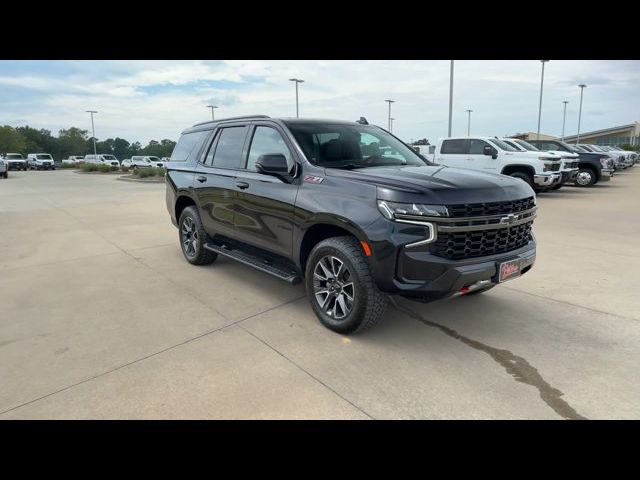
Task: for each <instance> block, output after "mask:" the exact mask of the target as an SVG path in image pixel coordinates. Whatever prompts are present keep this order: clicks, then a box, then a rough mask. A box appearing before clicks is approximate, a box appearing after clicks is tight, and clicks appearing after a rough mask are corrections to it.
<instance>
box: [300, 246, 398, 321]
mask: <svg viewBox="0 0 640 480" xmlns="http://www.w3.org/2000/svg"><path fill="white" fill-rule="evenodd" d="M305 285H306V288H307V295H308V296H309V300H310V302H311V307H312V308H313V311H314V313H315V314H316V316H317V317H318V319H319V320H320V322H321V323H322V324H323V325H324V326H325V327H327V328H329V329H331V330H333V331H334V332H338V333H353V332H357V331H360V330H364V329H366V328H369V327H371V326H373V325H375V324H376V323H377V322H378V321H379V320H380V319H381V318H382V317H383V316H384V312H385V309H386V307H387V304H388V302H389V297H388V296H387V295H386V294H384V293H383V292H381V291H380V290H378V287H377V285H376V284H375V281H374V280H373V276H372V275H371V270H370V268H369V263H368V262H367V260H366V258H365V256H364V253H363V251H362V247H361V246H360V243H359V242H358V240H357V239H356V238H354V237H347V236H345V237H333V238H328V239H326V240H323V241H322V242H320V243H318V244H317V245H316V246H315V247H314V248H313V250H312V251H311V254H310V255H309V260H308V261H307V266H306V272H305Z"/></svg>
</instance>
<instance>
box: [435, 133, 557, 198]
mask: <svg viewBox="0 0 640 480" xmlns="http://www.w3.org/2000/svg"><path fill="white" fill-rule="evenodd" d="M434 161H435V163H437V164H440V165H446V166H448V167H457V168H467V169H470V170H479V171H481V172H489V173H499V174H503V175H509V176H511V177H514V178H519V179H521V180H523V181H525V182H527V183H528V184H529V185H530V186H531V187H532V188H533V189H534V190H535V191H536V192H542V191H545V190H549V189H550V188H552V187H554V186H555V185H557V184H559V183H560V182H561V181H562V175H561V173H560V167H561V165H562V162H561V159H560V156H558V155H555V154H553V153H547V152H522V151H519V150H517V149H516V148H514V147H512V146H511V145H509V144H507V143H505V142H503V141H502V140H500V139H498V138H495V137H475V136H474V137H450V138H441V139H439V140H438V143H437V144H436V150H435V154H434Z"/></svg>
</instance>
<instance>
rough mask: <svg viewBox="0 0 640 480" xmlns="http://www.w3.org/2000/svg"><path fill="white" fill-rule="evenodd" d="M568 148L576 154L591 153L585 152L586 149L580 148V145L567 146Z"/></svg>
mask: <svg viewBox="0 0 640 480" xmlns="http://www.w3.org/2000/svg"><path fill="white" fill-rule="evenodd" d="M567 146H568V147H569V148H571V149H572V150H573V151H574V152H578V153H591V152H590V151H589V150H587V149H586V148H583V147H581V146H580V145H567Z"/></svg>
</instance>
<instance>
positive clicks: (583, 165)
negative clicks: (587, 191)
mask: <svg viewBox="0 0 640 480" xmlns="http://www.w3.org/2000/svg"><path fill="white" fill-rule="evenodd" d="M527 143H530V144H531V145H533V146H534V147H537V148H539V149H540V150H550V151H558V152H560V153H562V152H570V153H577V154H578V175H577V176H576V185H578V186H580V187H591V186H592V185H595V184H596V183H598V182H606V181H609V180H611V177H612V176H613V167H614V164H613V159H612V158H610V157H609V156H604V155H603V154H600V153H594V152H589V151H588V150H585V149H582V148H578V147H577V146H576V145H569V144H568V143H565V142H562V141H560V140H527Z"/></svg>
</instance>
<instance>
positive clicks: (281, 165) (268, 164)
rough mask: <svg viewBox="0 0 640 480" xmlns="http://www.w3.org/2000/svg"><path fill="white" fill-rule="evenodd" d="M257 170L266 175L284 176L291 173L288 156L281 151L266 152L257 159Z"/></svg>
mask: <svg viewBox="0 0 640 480" xmlns="http://www.w3.org/2000/svg"><path fill="white" fill-rule="evenodd" d="M256 170H257V171H258V172H259V173H264V174H265V175H275V176H276V177H280V176H284V175H287V174H288V173H289V165H288V164H287V159H286V157H285V156H284V155H283V154H281V153H266V154H264V155H260V156H259V157H258V159H257V160H256Z"/></svg>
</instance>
